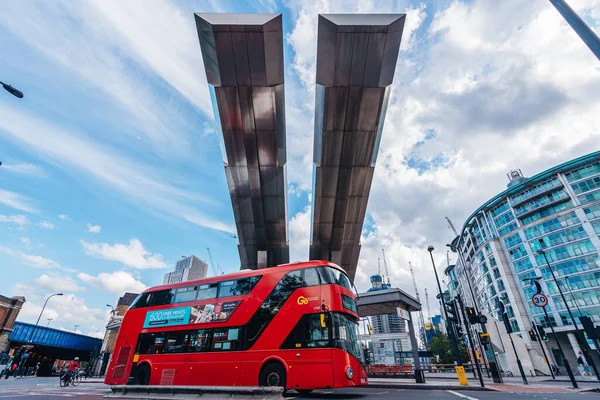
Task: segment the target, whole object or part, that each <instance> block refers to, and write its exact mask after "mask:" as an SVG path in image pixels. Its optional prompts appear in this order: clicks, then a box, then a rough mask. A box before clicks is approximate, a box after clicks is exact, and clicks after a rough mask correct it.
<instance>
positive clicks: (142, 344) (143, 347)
mask: <svg viewBox="0 0 600 400" xmlns="http://www.w3.org/2000/svg"><path fill="white" fill-rule="evenodd" d="M153 348H154V336H153V335H152V334H150V333H143V334H141V335H140V339H139V341H138V347H137V353H139V354H149V353H152V349H153Z"/></svg>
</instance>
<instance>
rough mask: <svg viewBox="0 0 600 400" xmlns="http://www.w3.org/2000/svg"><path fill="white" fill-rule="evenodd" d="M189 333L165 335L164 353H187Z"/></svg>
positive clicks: (174, 332)
mask: <svg viewBox="0 0 600 400" xmlns="http://www.w3.org/2000/svg"><path fill="white" fill-rule="evenodd" d="M189 336H190V333H189V331H173V332H168V333H167V340H166V344H165V353H185V352H187V351H188V337H189Z"/></svg>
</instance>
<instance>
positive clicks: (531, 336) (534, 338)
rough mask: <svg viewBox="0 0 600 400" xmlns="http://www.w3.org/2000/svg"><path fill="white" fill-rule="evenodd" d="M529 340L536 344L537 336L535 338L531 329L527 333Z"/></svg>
mask: <svg viewBox="0 0 600 400" xmlns="http://www.w3.org/2000/svg"><path fill="white" fill-rule="evenodd" d="M529 339H531V341H532V342H537V336H535V332H534V331H533V329H532V330H530V331H529Z"/></svg>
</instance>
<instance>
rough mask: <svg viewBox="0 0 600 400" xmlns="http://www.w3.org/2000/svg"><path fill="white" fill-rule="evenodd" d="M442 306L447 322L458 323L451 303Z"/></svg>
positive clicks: (454, 308)
mask: <svg viewBox="0 0 600 400" xmlns="http://www.w3.org/2000/svg"><path fill="white" fill-rule="evenodd" d="M444 306H445V307H446V315H447V317H448V320H449V321H452V322H454V323H456V322H458V313H457V312H456V307H455V305H454V302H453V301H449V302H445V303H444Z"/></svg>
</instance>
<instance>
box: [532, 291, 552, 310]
mask: <svg viewBox="0 0 600 400" xmlns="http://www.w3.org/2000/svg"><path fill="white" fill-rule="evenodd" d="M531 301H533V305H535V306H538V307H546V306H547V305H548V298H547V297H546V295H545V294H543V293H536V294H534V295H533V297H532V298H531Z"/></svg>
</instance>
